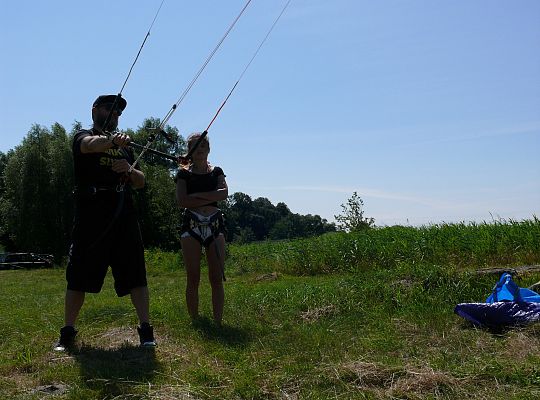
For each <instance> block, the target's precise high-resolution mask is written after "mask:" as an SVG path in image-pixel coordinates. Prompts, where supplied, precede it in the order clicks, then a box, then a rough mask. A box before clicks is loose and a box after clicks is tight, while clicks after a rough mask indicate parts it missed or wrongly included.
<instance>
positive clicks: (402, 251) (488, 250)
mask: <svg viewBox="0 0 540 400" xmlns="http://www.w3.org/2000/svg"><path fill="white" fill-rule="evenodd" d="M539 238H540V220H539V219H538V218H536V217H533V218H532V219H530V220H523V221H513V220H509V221H500V222H493V223H481V224H477V223H469V224H465V223H458V224H438V225H432V226H424V227H420V228H415V227H405V226H391V227H383V228H375V229H368V230H363V231H358V232H351V233H345V232H337V233H328V234H325V235H322V236H318V237H313V238H309V239H296V240H289V241H266V242H261V243H253V244H249V245H236V244H231V245H230V246H229V254H230V257H229V260H228V262H227V266H228V268H229V270H232V271H236V272H237V273H239V274H241V273H245V272H251V271H260V270H261V269H262V268H264V269H265V271H266V272H271V271H278V272H285V273H289V274H294V275H315V274H321V273H335V272H355V271H364V270H366V269H371V268H397V267H399V265H401V264H402V263H404V262H408V263H412V264H424V263H432V264H437V265H454V266H458V267H467V266H493V265H495V266H496V265H516V264H533V263H538V262H540V240H539Z"/></svg>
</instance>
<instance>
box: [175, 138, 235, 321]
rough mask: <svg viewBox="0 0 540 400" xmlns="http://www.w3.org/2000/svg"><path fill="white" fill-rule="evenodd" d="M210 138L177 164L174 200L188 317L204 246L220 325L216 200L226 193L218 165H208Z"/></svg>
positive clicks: (194, 305) (220, 236)
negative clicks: (178, 209)
mask: <svg viewBox="0 0 540 400" xmlns="http://www.w3.org/2000/svg"><path fill="white" fill-rule="evenodd" d="M201 135H202V134H201V133H194V134H192V135H190V136H189V137H188V139H187V145H188V150H189V151H191V150H192V149H193V147H194V145H195V143H196V142H197V140H198V139H199V138H200V137H201ZM209 153H210V142H209V140H208V137H207V136H205V137H204V138H203V139H202V141H201V142H200V143H199V145H198V146H197V148H196V149H195V151H194V152H193V154H192V156H191V159H190V160H187V162H186V163H185V164H180V168H179V169H178V173H177V174H176V177H175V181H176V200H177V202H178V205H179V206H180V207H183V208H185V210H184V218H183V220H182V226H181V230H180V232H181V239H180V240H181V243H182V255H183V257H184V265H185V267H186V273H187V285H186V303H187V308H188V312H189V315H190V316H191V318H192V319H196V318H198V315H199V282H200V276H201V253H202V248H203V246H204V248H205V253H206V260H207V262H208V277H209V280H210V285H211V287H212V310H213V315H214V321H215V322H216V324H218V325H221V319H222V317H223V302H224V298H225V293H224V290H223V279H224V277H225V276H224V261H225V260H224V256H225V236H224V232H225V226H224V223H223V216H222V214H221V211H220V210H219V208H218V207H217V202H218V201H220V200H225V199H226V198H227V195H228V188H227V183H226V182H225V174H224V173H223V170H222V169H221V168H220V167H215V166H212V165H210V163H209V162H208V154H209Z"/></svg>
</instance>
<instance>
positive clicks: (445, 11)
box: [0, 0, 540, 225]
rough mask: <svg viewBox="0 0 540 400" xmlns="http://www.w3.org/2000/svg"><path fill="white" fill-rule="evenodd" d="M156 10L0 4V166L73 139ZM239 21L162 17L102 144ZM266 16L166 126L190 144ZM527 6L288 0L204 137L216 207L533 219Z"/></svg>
mask: <svg viewBox="0 0 540 400" xmlns="http://www.w3.org/2000/svg"><path fill="white" fill-rule="evenodd" d="M160 2H161V0H147V1H145V2H133V1H127V0H114V1H111V0H94V1H92V2H74V1H56V0H51V1H47V2H44V1H25V0H21V1H17V2H7V1H3V2H2V13H1V15H0V34H1V37H2V39H1V40H0V51H1V52H2V54H3V62H2V64H1V65H0V109H1V110H2V111H1V113H0V122H1V132H0V135H1V136H0V137H1V142H0V151H2V152H6V151H8V150H9V149H12V148H14V147H15V146H16V145H18V144H19V143H20V142H21V140H22V138H23V137H24V136H25V135H26V133H27V132H28V130H29V129H30V127H31V125H32V124H34V123H38V124H40V125H44V126H51V125H52V124H53V123H54V122H59V123H61V124H62V125H64V126H65V127H66V128H68V129H69V128H70V127H71V125H72V124H73V123H74V121H75V120H77V121H81V122H82V123H83V125H85V126H89V125H90V124H91V116H90V106H91V103H92V102H93V100H94V99H95V97H96V96H97V95H99V94H104V93H113V94H114V93H117V92H118V91H119V90H120V87H121V85H122V83H123V81H124V79H125V76H126V74H127V72H128V70H129V67H130V66H131V63H132V61H133V59H134V57H135V54H136V52H137V50H138V48H139V46H140V43H141V42H142V40H143V38H144V36H145V34H146V32H147V30H148V27H149V25H150V23H151V21H152V18H153V16H154V14H155V12H156V10H157V8H158V6H159V4H160ZM244 4H245V0H238V1H237V0H228V1H215V0H214V1H205V0H201V1H197V2H187V1H173V0H166V1H165V3H164V5H163V8H162V10H161V14H160V15H159V17H158V19H157V21H156V24H155V25H154V27H153V28H152V32H151V35H150V37H149V39H148V41H147V44H146V46H145V48H144V50H143V52H142V54H141V57H140V59H139V62H138V64H137V65H136V66H135V69H134V71H133V74H132V76H131V79H130V81H129V82H128V83H127V86H126V88H125V89H124V92H123V94H124V97H125V98H126V99H127V101H128V108H127V109H126V111H125V112H124V114H123V115H122V118H121V121H120V128H134V129H135V128H136V127H137V126H139V125H141V124H142V121H143V120H144V118H146V117H150V116H152V117H158V118H162V117H164V116H165V114H166V113H167V111H168V110H169V109H170V107H171V106H172V104H174V103H175V102H176V101H177V100H178V98H179V97H180V94H181V93H182V91H183V90H184V88H185V87H186V86H187V84H188V83H189V82H190V81H191V79H192V78H193V76H194V74H195V73H196V72H197V70H198V69H199V67H200V65H201V64H202V62H203V61H204V60H205V59H206V57H207V55H208V54H209V52H210V51H211V50H212V49H213V47H214V46H215V44H216V43H217V41H218V40H219V39H220V38H221V36H222V35H223V33H224V31H225V30H226V28H227V27H228V26H229V24H230V23H231V22H232V20H233V19H234V17H235V16H236V15H237V14H238V12H239V11H240V9H241V8H242V7H243V5H244ZM284 4H285V2H284V1H282V0H279V1H277V0H275V1H274V0H264V1H263V0H253V1H252V3H251V5H250V6H249V8H248V9H247V10H246V13H245V15H244V16H243V17H242V19H241V20H240V21H239V22H238V24H237V26H236V27H235V29H234V30H233V31H232V32H231V34H230V35H229V38H228V39H227V40H226V42H225V43H224V44H223V46H222V48H221V49H220V50H219V52H218V53H217V54H216V55H215V57H214V59H213V60H212V62H211V64H209V66H208V67H207V69H206V70H205V72H204V73H203V75H202V76H201V77H200V79H199V81H198V82H197V83H196V84H195V86H194V87H193V89H192V90H191V92H190V93H189V94H188V96H187V97H186V99H185V100H184V102H183V103H182V105H181V107H180V109H179V110H178V111H177V112H176V113H175V115H174V116H173V117H172V119H171V120H170V124H171V125H174V126H176V127H177V128H178V129H179V130H180V132H181V133H182V134H183V135H186V134H189V133H190V132H193V131H201V130H203V129H204V128H205V127H206V125H208V123H209V122H210V119H211V118H212V116H213V114H214V112H215V111H216V109H217V107H218V106H219V105H220V103H221V101H222V100H223V98H224V97H225V96H226V94H227V93H228V91H229V90H230V88H231V87H232V85H233V84H234V83H235V82H236V79H237V78H238V76H239V75H240V73H241V72H242V70H243V68H244V66H245V65H246V63H247V62H248V61H249V59H250V58H251V56H252V54H253V52H254V51H255V49H256V47H257V46H258V44H259V42H260V40H261V39H262V38H263V37H264V35H265V34H266V31H267V29H268V28H269V27H270V25H271V24H272V22H273V20H274V18H275V17H276V16H277V15H278V14H279V12H280V10H281V8H282V6H283V5H284ZM538 21H540V2H539V1H536V0H529V1H528V0H519V1H506V0H505V1H499V0H467V1H465V0H457V1H433V0H430V1H427V0H426V1H420V0H410V1H401V0H400V1H397V0H394V1H377V2H372V1H361V0H355V1H353V0H334V1H322V0H309V1H308V0H293V1H292V3H291V5H290V7H289V9H288V10H287V12H286V13H285V15H284V16H283V17H282V19H281V20H280V22H279V24H278V25H277V26H276V28H275V29H274V31H273V33H272V35H271V36H270V38H269V39H268V41H267V43H266V44H265V45H264V47H263V48H262V49H261V52H260V53H259V55H258V56H257V58H256V59H255V61H254V62H253V64H252V65H251V67H250V69H249V70H248V71H247V73H246V75H245V76H244V78H243V80H242V81H241V83H240V84H239V86H238V87H237V89H236V91H235V93H234V94H233V96H232V97H231V99H230V100H229V102H228V103H227V105H226V106H225V108H224V110H223V111H222V114H221V115H220V117H219V119H218V120H217V121H216V122H215V123H214V125H213V126H212V129H211V131H210V138H211V141H212V152H211V154H210V160H211V162H212V163H214V164H216V165H220V166H222V167H223V169H224V170H225V173H226V174H227V179H228V183H229V186H230V192H231V193H232V192H236V191H240V192H244V193H247V194H249V195H250V196H252V197H253V198H256V197H259V196H263V197H267V198H268V199H270V201H272V202H273V203H274V204H276V203H277V202H280V201H283V202H285V203H286V204H287V205H289V207H290V208H291V210H292V211H293V212H297V213H302V214H307V213H311V214H319V215H321V216H322V217H324V218H327V219H328V220H330V221H332V220H333V216H334V215H335V214H338V213H340V212H341V207H340V205H341V204H342V203H345V202H346V200H347V199H348V198H349V197H350V196H351V195H352V193H353V192H354V191H356V192H358V194H359V195H360V196H361V197H362V199H363V200H364V203H365V215H367V216H370V217H374V218H375V220H376V223H377V224H378V225H392V224H411V225H422V224H430V223H439V222H457V221H490V220H491V218H492V216H493V217H494V218H504V219H509V218H512V219H518V220H519V219H523V218H531V217H532V215H533V214H535V215H537V216H540V156H539V153H540V49H539V44H540V23H538Z"/></svg>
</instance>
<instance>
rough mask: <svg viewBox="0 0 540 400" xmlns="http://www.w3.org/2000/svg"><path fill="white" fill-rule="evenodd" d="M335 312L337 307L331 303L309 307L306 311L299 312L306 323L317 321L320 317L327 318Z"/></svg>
mask: <svg viewBox="0 0 540 400" xmlns="http://www.w3.org/2000/svg"><path fill="white" fill-rule="evenodd" d="M336 313H337V307H336V306H335V305H333V304H330V305H327V306H323V307H317V308H311V309H309V310H307V311H304V312H302V313H300V318H302V320H304V321H305V322H307V323H313V322H316V321H318V320H319V319H321V318H327V317H331V316H333V315H335V314H336Z"/></svg>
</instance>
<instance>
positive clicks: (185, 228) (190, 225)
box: [180, 209, 225, 248]
mask: <svg viewBox="0 0 540 400" xmlns="http://www.w3.org/2000/svg"><path fill="white" fill-rule="evenodd" d="M180 231H181V233H188V234H189V235H190V236H191V237H193V238H194V239H196V240H197V241H198V242H199V243H200V244H201V245H202V246H204V247H207V248H208V247H209V246H210V245H211V244H212V242H213V241H214V240H215V239H216V238H217V237H218V236H219V234H221V233H224V232H225V224H224V222H223V215H222V214H221V210H217V211H216V212H215V213H213V214H212V215H209V216H204V215H201V214H199V213H196V212H193V211H190V210H188V209H186V210H185V211H184V218H183V220H182V226H181V228H180Z"/></svg>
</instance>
